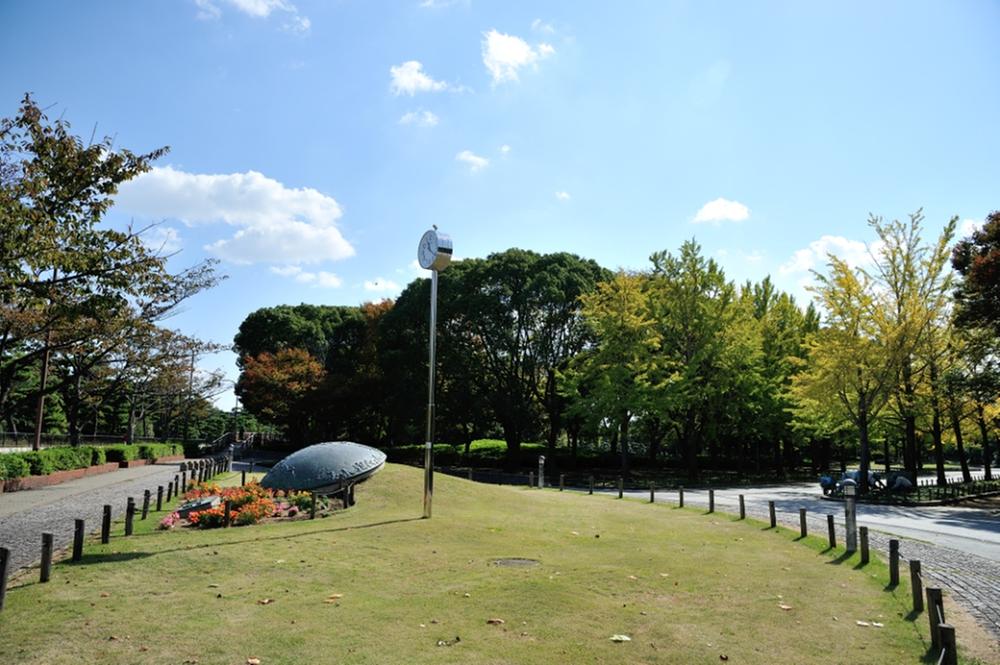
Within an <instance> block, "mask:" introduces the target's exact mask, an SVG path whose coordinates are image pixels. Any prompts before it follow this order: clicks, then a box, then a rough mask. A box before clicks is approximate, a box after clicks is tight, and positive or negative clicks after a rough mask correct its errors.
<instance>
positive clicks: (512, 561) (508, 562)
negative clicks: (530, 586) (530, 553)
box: [493, 557, 541, 568]
mask: <svg viewBox="0 0 1000 665" xmlns="http://www.w3.org/2000/svg"><path fill="white" fill-rule="evenodd" d="M539 563H541V562H539V561H536V560H535V559H521V558H518V557H511V558H507V559H494V560H493V565H494V566H513V567H515V568H527V567H529V566H537V565H538V564H539Z"/></svg>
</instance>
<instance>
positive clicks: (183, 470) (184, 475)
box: [181, 464, 188, 492]
mask: <svg viewBox="0 0 1000 665" xmlns="http://www.w3.org/2000/svg"><path fill="white" fill-rule="evenodd" d="M181 487H183V488H184V490H183V491H184V492H187V488H188V472H187V466H185V465H184V464H181Z"/></svg>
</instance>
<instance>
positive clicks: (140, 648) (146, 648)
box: [139, 646, 149, 651]
mask: <svg viewBox="0 0 1000 665" xmlns="http://www.w3.org/2000/svg"><path fill="white" fill-rule="evenodd" d="M139 651H149V647H147V646H141V647H139Z"/></svg>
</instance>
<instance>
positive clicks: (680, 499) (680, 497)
mask: <svg viewBox="0 0 1000 665" xmlns="http://www.w3.org/2000/svg"><path fill="white" fill-rule="evenodd" d="M677 507H678V508H683V507H684V486H683V485H681V486H680V487H678V488H677Z"/></svg>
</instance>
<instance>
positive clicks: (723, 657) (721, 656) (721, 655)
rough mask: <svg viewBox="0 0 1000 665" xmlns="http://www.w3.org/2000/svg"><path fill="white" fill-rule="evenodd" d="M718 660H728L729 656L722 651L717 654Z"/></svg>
mask: <svg viewBox="0 0 1000 665" xmlns="http://www.w3.org/2000/svg"><path fill="white" fill-rule="evenodd" d="M719 660H729V656H727V655H726V654H724V653H720V654H719Z"/></svg>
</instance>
